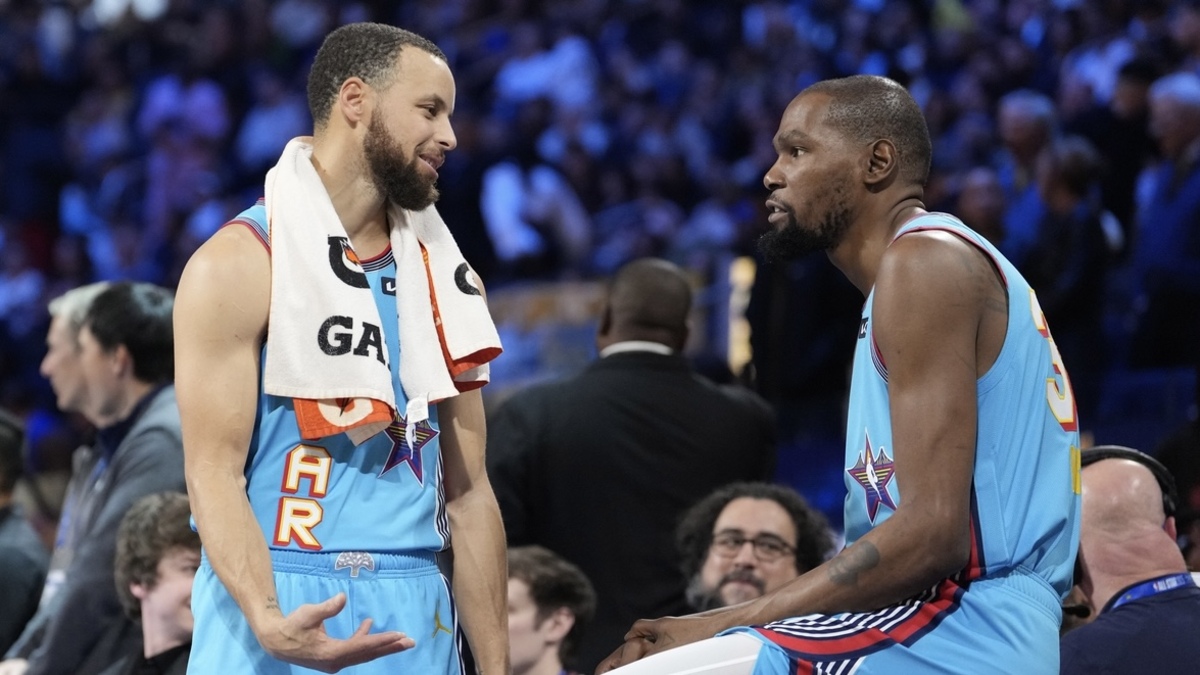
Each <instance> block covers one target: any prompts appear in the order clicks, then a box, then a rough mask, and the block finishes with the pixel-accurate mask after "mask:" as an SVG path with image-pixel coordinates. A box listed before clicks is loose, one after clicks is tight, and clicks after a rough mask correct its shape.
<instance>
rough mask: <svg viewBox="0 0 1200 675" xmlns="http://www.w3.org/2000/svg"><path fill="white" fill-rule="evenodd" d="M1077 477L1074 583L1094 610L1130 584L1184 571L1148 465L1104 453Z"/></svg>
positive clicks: (1171, 525)
mask: <svg viewBox="0 0 1200 675" xmlns="http://www.w3.org/2000/svg"><path fill="white" fill-rule="evenodd" d="M1085 452H1086V451H1085ZM1080 478H1081V485H1082V488H1083V495H1082V506H1081V508H1082V513H1081V517H1080V530H1079V555H1080V567H1081V570H1082V572H1083V576H1082V577H1081V578H1080V580H1079V585H1080V589H1081V590H1082V591H1083V593H1084V595H1085V596H1086V597H1087V598H1088V600H1089V603H1090V604H1091V606H1092V608H1093V610H1099V609H1100V608H1102V607H1104V606H1105V605H1107V604H1108V602H1109V600H1110V599H1111V598H1112V597H1113V596H1114V595H1115V594H1116V593H1117V592H1118V591H1119V590H1120V589H1122V588H1125V587H1127V586H1129V585H1130V584H1134V583H1138V582H1140V581H1143V580H1145V579H1150V578H1154V577H1157V576H1162V575H1164V574H1173V573H1176V572H1183V571H1185V570H1187V565H1186V564H1185V563H1184V560H1183V554H1182V553H1181V552H1180V550H1179V546H1178V545H1177V544H1176V542H1175V536H1176V532H1175V519H1174V518H1170V517H1168V516H1167V514H1166V512H1165V511H1164V508H1163V492H1162V488H1161V487H1159V483H1158V480H1157V479H1156V478H1155V477H1154V473H1153V472H1151V470H1150V469H1149V468H1147V467H1146V466H1145V465H1143V464H1141V463H1140V462H1137V461H1135V460H1132V459H1125V458H1122V457H1108V458H1105V459H1100V460H1098V461H1096V462H1095V463H1093V464H1089V465H1087V466H1085V467H1084V468H1083V473H1082V474H1081V476H1080Z"/></svg>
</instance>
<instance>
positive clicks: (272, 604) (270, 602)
mask: <svg viewBox="0 0 1200 675" xmlns="http://www.w3.org/2000/svg"><path fill="white" fill-rule="evenodd" d="M267 609H273V610H278V609H279V601H278V600H276V599H275V596H273V595H268V596H267Z"/></svg>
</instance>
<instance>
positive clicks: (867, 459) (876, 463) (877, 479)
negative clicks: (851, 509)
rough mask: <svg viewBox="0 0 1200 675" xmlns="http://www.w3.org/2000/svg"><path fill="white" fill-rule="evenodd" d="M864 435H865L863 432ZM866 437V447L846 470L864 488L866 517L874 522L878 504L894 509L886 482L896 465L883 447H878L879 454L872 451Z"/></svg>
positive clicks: (894, 504)
mask: <svg viewBox="0 0 1200 675" xmlns="http://www.w3.org/2000/svg"><path fill="white" fill-rule="evenodd" d="M864 436H866V435H865V434H864ZM866 439H867V440H866V447H865V448H863V451H862V454H860V455H859V456H858V462H856V463H855V464H854V466H852V467H850V468H849V469H846V472H847V473H849V474H850V477H851V478H853V479H854V481H855V482H856V483H858V484H859V485H861V486H862V487H863V489H864V490H866V492H867V518H870V519H871V522H872V523H874V522H875V516H876V515H878V513H879V505H880V504H883V505H884V506H886V507H888V508H889V509H891V510H893V511H895V510H896V502H894V501H892V496H891V495H890V494H888V489H887V488H888V483H890V482H892V475H893V474H895V473H896V467H895V465H893V464H892V458H891V457H888V455H887V451H886V450H885V449H884V448H882V447H881V448H879V454H874V453H872V452H871V437H870V436H866Z"/></svg>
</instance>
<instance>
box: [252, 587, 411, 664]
mask: <svg viewBox="0 0 1200 675" xmlns="http://www.w3.org/2000/svg"><path fill="white" fill-rule="evenodd" d="M345 606H346V594H345V593H338V594H337V595H335V596H333V597H332V598H330V599H328V600H326V601H325V602H319V603H316V604H305V605H300V606H299V607H297V608H296V610H295V611H294V612H292V613H291V614H288V615H287V616H284V617H280V619H279V621H278V623H275V624H273V625H271V626H269V627H268V628H266V629H265V630H264V631H263V632H262V634H261V635H259V636H258V640H259V642H260V643H261V644H262V646H263V649H265V650H267V653H269V654H270V655H271V656H273V657H275V658H277V659H280V660H282V661H287V662H288V663H294V664H296V665H298V666H304V667H305V668H312V669H313V670H319V671H321V672H324V673H336V672H338V671H339V670H341V669H342V668H346V667H348V666H353V665H357V664H359V663H365V662H367V661H373V660H375V659H377V658H379V657H381V656H387V655H388V654H395V653H396V652H402V651H404V650H405V649H412V648H413V647H415V646H416V644H417V643H416V642H414V641H413V639H412V638H410V637H408V636H406V635H405V634H404V633H399V632H396V631H388V632H384V633H371V632H370V630H371V620H370V619H367V620H365V621H363V622H362V625H360V626H359V627H358V630H356V631H354V635H351V636H350V637H348V638H346V639H345V640H340V639H337V638H332V637H329V635H328V634H327V633H326V632H325V620H326V619H329V618H331V617H333V616H336V615H337V613H338V612H340V611H342V608H344V607H345Z"/></svg>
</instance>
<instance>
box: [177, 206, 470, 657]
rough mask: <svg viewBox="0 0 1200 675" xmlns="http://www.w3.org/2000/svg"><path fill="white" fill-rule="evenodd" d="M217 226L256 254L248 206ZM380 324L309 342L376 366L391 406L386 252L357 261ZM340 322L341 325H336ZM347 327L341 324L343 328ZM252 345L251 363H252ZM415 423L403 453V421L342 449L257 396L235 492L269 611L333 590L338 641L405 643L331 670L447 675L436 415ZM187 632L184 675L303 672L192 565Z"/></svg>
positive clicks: (392, 334)
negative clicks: (265, 560) (264, 550)
mask: <svg viewBox="0 0 1200 675" xmlns="http://www.w3.org/2000/svg"><path fill="white" fill-rule="evenodd" d="M231 223H234V224H241V225H245V226H247V227H249V228H250V229H251V231H253V232H254V233H255V234H257V235H258V237H259V238H260V239H262V241H263V244H264V245H266V246H267V247H268V249H269V248H270V241H269V238H268V234H267V229H266V225H265V224H266V209H265V207H264V206H263V202H262V200H259V202H258V203H257V204H256V205H254V206H253V207H251V208H250V209H247V210H246V211H244V212H242V213H241V214H240V215H239V216H238V217H237V218H235V219H234V220H233V221H231ZM359 263H360V265H361V267H362V271H363V272H364V273H365V274H366V278H367V282H368V285H369V286H370V288H371V292H372V294H373V295H374V298H375V305H376V307H377V308H378V310H379V316H380V317H381V320H380V323H381V324H382V325H381V326H377V327H376V326H372V327H368V326H357V327H355V326H353V325H352V323H351V322H350V321H349V317H331V321H327V322H326V323H325V325H324V326H323V327H322V329H321V330H322V335H321V336H318V337H317V339H318V340H322V341H323V342H324V343H327V344H328V346H329V349H331V350H337V349H342V348H345V349H347V350H351V349H352V350H354V351H355V353H356V354H359V355H360V356H363V357H365V358H378V359H380V360H386V362H387V364H388V366H389V367H390V369H391V372H392V381H393V385H394V390H395V396H396V404H397V408H398V409H399V410H401V411H403V410H404V409H405V407H406V405H405V404H406V402H407V399H406V397H405V396H404V391H403V390H402V389H401V387H400V380H399V363H400V348H399V342H400V341H399V337H398V335H397V325H396V321H395V317H396V282H395V279H396V264H395V261H394V260H393V258H392V253H391V250H390V249H389V250H388V251H387V252H386V253H384V254H383V255H381V256H379V257H377V258H374V259H371V260H363V261H359ZM342 319H345V320H344V321H342ZM347 323H351V325H346V324H347ZM269 342H270V339H269V338H268V344H267V345H264V347H263V352H262V357H263V362H264V363H265V359H266V350H267V349H269V348H270V345H269ZM429 412H430V419H429V420H428V421H426V422H422V423H420V425H418V427H417V429H416V433H415V443H414V444H413V445H414V446H415V447H413V448H410V447H409V445H408V442H407V441H406V440H405V437H406V434H405V431H406V427H405V420H404V419H403V413H402V412H401V413H398V414H397V417H396V419H395V420H394V421H393V423H392V424H391V426H390V427H389V428H388V429H387V431H386V432H383V433H380V434H377V435H376V436H374V437H372V438H370V439H368V440H367V441H365V442H364V443H362V444H361V445H359V446H357V447H356V446H354V445H353V444H352V443H351V442H350V440H349V439H348V438H346V436H345V435H344V434H337V435H334V436H328V437H325V438H321V439H319V440H315V441H307V440H304V439H302V438H301V435H300V429H299V425H298V422H297V419H296V413H295V408H294V405H293V402H292V400H291V399H288V398H281V397H277V396H270V395H267V394H266V393H264V392H262V381H261V376H260V380H259V400H258V413H257V416H256V418H255V421H254V432H253V435H252V437H251V442H250V451H249V455H248V457H247V461H246V479H247V488H246V490H247V496H248V498H249V500H250V505H251V507H252V508H253V510H254V514H255V517H256V519H257V520H258V522H259V525H260V526H261V527H262V531H263V536H264V537H265V538H266V542H267V546H268V547H269V548H270V550H271V565H272V569H273V572H274V580H275V587H276V590H277V593H278V602H279V606H280V609H281V610H282V611H283V613H284V614H288V613H290V612H292V611H293V610H295V609H296V608H297V607H299V606H300V605H301V604H304V603H314V602H321V601H324V600H326V599H328V598H330V597H333V596H334V595H336V594H337V593H345V594H346V596H347V603H346V607H345V609H343V610H342V611H341V612H340V613H339V614H338V615H337V616H335V617H333V618H331V619H329V620H327V621H325V622H324V628H325V630H326V631H327V632H328V634H329V635H330V636H332V637H335V638H341V639H345V638H348V637H350V635H351V634H353V633H354V631H355V630H356V629H357V628H358V626H359V625H360V624H361V622H362V621H363V620H364V619H366V618H370V619H372V620H373V621H374V628H373V629H372V631H373V632H378V631H381V630H397V631H401V632H403V633H406V634H407V635H409V636H410V637H412V638H413V639H414V640H415V641H416V647H414V648H412V649H409V650H406V651H403V652H401V653H399V654H392V655H389V656H386V657H383V658H381V659H376V660H374V661H370V662H368V663H365V664H362V665H358V666H354V667H352V668H348V669H346V670H343V671H342V672H346V673H355V674H358V675H385V674H390V673H429V674H430V675H461V673H462V672H463V663H462V660H461V657H460V654H459V648H458V640H459V639H460V635H459V630H458V616H457V610H456V608H455V606H454V601H453V599H452V597H451V590H450V585H449V583H448V581H447V580H446V578H445V577H444V576H443V575H442V573H441V572H440V570H439V566H438V563H437V555H438V552H439V551H442V550H443V549H445V548H446V547H447V546H448V545H449V541H450V536H449V524H448V520H447V516H446V509H445V499H444V496H443V491H442V462H441V453H440V445H439V442H438V440H439V439H438V436H439V430H438V422H437V410H436V408H434V407H432V406H431V408H430V411H429ZM192 611H193V614H194V616H195V629H194V631H193V637H192V644H193V647H192V652H191V657H190V660H189V665H188V672H189V673H195V674H198V675H199V674H203V675H207V674H209V673H216V672H220V673H224V674H225V675H250V674H254V675H309V674H310V673H315V672H316V671H312V670H309V669H307V668H301V667H299V666H293V665H290V664H287V663H284V662H282V661H278V660H276V659H273V658H271V657H270V656H268V655H267V654H266V653H265V652H264V651H263V649H262V647H261V646H260V645H259V643H258V639H257V638H256V637H255V635H254V633H253V632H252V631H251V629H250V626H249V625H248V624H247V622H246V618H245V616H244V615H243V614H242V612H241V610H240V609H239V607H238V606H237V603H236V602H234V600H233V598H232V597H231V596H230V595H229V592H228V591H227V590H226V588H225V586H224V584H222V583H221V580H220V579H218V578H217V576H216V574H215V572H214V571H213V569H212V566H211V565H210V564H209V562H208V560H207V558H206V557H205V558H204V559H203V560H202V562H201V565H200V569H199V570H198V571H197V572H196V581H195V583H194V585H193V589H192Z"/></svg>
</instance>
